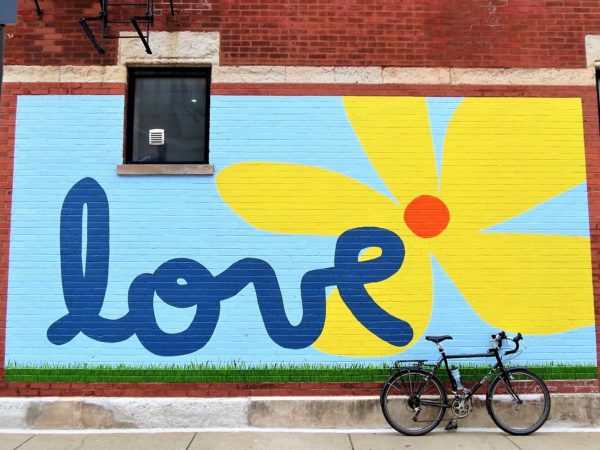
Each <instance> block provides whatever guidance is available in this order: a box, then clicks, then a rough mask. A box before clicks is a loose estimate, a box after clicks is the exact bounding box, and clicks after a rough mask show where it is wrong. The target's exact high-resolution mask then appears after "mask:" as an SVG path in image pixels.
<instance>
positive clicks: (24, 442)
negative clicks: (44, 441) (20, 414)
mask: <svg viewBox="0 0 600 450" xmlns="http://www.w3.org/2000/svg"><path fill="white" fill-rule="evenodd" d="M34 437H35V434H32V435H31V436H29V437H28V438H27V439H26V440H24V441H23V442H21V443H20V444H19V445H17V446H16V447H15V448H14V449H13V450H17V449H18V448H19V447H22V446H24V445H25V444H27V443H28V442H29V441H30V440H32V439H33V438H34Z"/></svg>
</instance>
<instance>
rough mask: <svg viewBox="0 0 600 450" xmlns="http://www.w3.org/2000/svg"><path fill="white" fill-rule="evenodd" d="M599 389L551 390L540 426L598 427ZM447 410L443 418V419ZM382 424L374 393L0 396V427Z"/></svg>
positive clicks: (476, 417) (483, 416)
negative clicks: (579, 391) (547, 410)
mask: <svg viewBox="0 0 600 450" xmlns="http://www.w3.org/2000/svg"><path fill="white" fill-rule="evenodd" d="M598 411H600V395H598V394H555V395H553V396H552V410H551V414H550V418H549V420H548V422H547V426H564V427H599V426H600V415H598ZM451 415H452V414H451V412H450V411H448V412H447V415H446V418H448V419H449V418H451ZM459 426H460V427H464V428H488V427H495V425H494V423H493V422H492V420H491V419H490V418H489V416H488V414H487V410H486V407H485V399H484V398H483V397H477V398H475V401H474V404H473V412H472V413H471V414H470V415H469V417H467V418H466V419H463V420H461V421H459ZM119 428H120V429H215V428H231V429H233V428H235V429H240V428H242V429H243V428H265V429H266V428H271V429H272V428H288V429H289V428H302V429H328V428H329V429H336V428H339V429H385V428H389V425H388V424H387V423H386V421H385V419H384V418H383V415H382V413H381V409H380V407H379V399H378V398H376V397H241V398H136V397H121V398H116V397H85V398H84V397H60V398H59V397H35V398H31V397H30V398H2V399H1V401H0V429H14V430H27V429H29V430H57V429H64V430H81V429H119Z"/></svg>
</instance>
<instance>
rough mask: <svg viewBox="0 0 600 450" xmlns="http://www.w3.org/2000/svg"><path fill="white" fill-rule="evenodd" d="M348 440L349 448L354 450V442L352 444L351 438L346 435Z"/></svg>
mask: <svg viewBox="0 0 600 450" xmlns="http://www.w3.org/2000/svg"><path fill="white" fill-rule="evenodd" d="M348 440H349V441H350V448H351V449H352V450H354V442H352V436H350V435H348Z"/></svg>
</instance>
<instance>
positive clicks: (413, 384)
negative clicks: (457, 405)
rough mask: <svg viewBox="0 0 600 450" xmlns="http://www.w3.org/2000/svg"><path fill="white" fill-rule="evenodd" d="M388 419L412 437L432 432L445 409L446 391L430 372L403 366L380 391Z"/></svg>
mask: <svg viewBox="0 0 600 450" xmlns="http://www.w3.org/2000/svg"><path fill="white" fill-rule="evenodd" d="M380 402H381V410H382V411H383V416H384V417H385V420H387V421H388V423H389V424H390V425H391V426H392V427H393V428H394V429H395V430H397V431H399V432H400V433H402V434H406V435H409V436H419V435H422V434H425V433H429V432H430V431H431V430H433V429H434V428H435V427H437V426H438V424H439V423H440V422H441V421H442V418H443V417H444V413H445V412H446V392H445V391H444V388H443V387H442V383H440V381H439V380H438V379H437V378H436V377H435V375H434V374H433V373H431V372H427V371H425V370H421V369H403V370H400V371H399V372H397V373H395V374H394V375H392V376H391V377H390V378H389V379H388V380H387V382H386V383H385V385H384V386H383V389H382V390H381V397H380Z"/></svg>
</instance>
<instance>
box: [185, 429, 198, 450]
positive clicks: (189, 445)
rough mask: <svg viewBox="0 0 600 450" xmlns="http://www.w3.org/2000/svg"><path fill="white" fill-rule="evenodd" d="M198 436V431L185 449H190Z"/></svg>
mask: <svg viewBox="0 0 600 450" xmlns="http://www.w3.org/2000/svg"><path fill="white" fill-rule="evenodd" d="M196 436H198V433H194V436H192V440H191V441H190V443H189V444H188V445H187V447H186V448H185V450H189V448H190V447H191V445H192V443H193V442H194V439H196Z"/></svg>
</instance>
